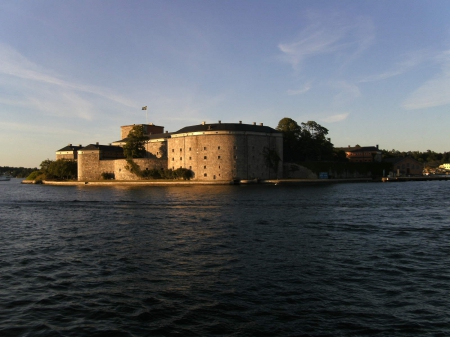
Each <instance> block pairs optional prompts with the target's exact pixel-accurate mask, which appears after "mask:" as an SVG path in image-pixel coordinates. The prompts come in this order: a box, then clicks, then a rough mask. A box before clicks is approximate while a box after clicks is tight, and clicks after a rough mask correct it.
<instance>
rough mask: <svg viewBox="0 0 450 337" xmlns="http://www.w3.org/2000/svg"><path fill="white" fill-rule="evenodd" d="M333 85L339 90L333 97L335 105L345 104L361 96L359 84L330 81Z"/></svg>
mask: <svg viewBox="0 0 450 337" xmlns="http://www.w3.org/2000/svg"><path fill="white" fill-rule="evenodd" d="M330 85H331V87H333V88H334V89H335V90H337V91H338V93H337V94H336V95H334V97H333V103H332V104H333V106H343V105H346V104H349V103H351V102H353V101H354V100H355V99H356V98H358V97H359V96H361V91H360V90H359V88H358V86H356V85H355V84H353V83H348V82H346V81H336V82H331V83H330Z"/></svg>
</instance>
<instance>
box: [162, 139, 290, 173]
mask: <svg viewBox="0 0 450 337" xmlns="http://www.w3.org/2000/svg"><path fill="white" fill-rule="evenodd" d="M266 147H267V148H272V149H274V150H275V151H276V152H277V153H278V155H279V156H280V159H281V160H280V163H279V165H278V169H274V168H269V167H267V165H266V161H265V157H264V149H265V148H266ZM167 151H168V152H167V157H168V168H170V169H177V168H180V167H183V168H187V169H191V170H192V171H193V172H194V178H193V179H194V180H234V179H241V180H246V179H276V178H281V176H282V156H283V153H282V152H283V140H282V137H281V136H273V135H270V134H264V133H244V132H241V133H239V132H211V133H207V132H205V133H201V134H192V135H182V136H172V138H170V139H169V140H168V144H167Z"/></svg>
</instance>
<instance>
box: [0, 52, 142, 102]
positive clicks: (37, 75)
mask: <svg viewBox="0 0 450 337" xmlns="http://www.w3.org/2000/svg"><path fill="white" fill-rule="evenodd" d="M2 74H3V75H7V76H12V77H14V78H18V79H22V80H26V83H28V81H33V82H40V83H41V84H46V85H50V86H53V87H57V88H60V89H64V90H65V92H66V94H65V95H66V96H67V97H69V100H71V101H72V102H73V101H74V99H73V97H75V94H73V91H77V92H83V93H88V94H94V95H97V96H101V97H104V98H106V99H108V100H111V101H113V102H116V103H119V104H121V105H125V106H128V107H132V108H137V105H136V104H134V103H133V102H131V101H130V100H127V99H126V98H124V97H121V96H120V95H117V94H115V93H113V92H111V91H110V90H108V89H104V88H99V87H95V86H89V85H84V84H80V83H72V82H69V81H65V80H63V79H61V78H59V76H57V75H55V74H52V72H51V71H49V70H46V69H43V68H42V67H40V66H39V65H37V64H35V63H33V62H31V61H30V60H28V59H27V58H26V57H24V56H23V55H22V54H20V53H19V52H18V51H17V50H15V49H13V48H11V47H10V46H7V45H5V44H0V75H2ZM25 85H26V84H25ZM69 91H72V93H69ZM70 97H72V98H70Z"/></svg>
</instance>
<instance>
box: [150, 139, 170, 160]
mask: <svg viewBox="0 0 450 337" xmlns="http://www.w3.org/2000/svg"><path fill="white" fill-rule="evenodd" d="M145 149H146V151H147V152H148V153H149V154H150V156H154V157H156V158H167V142H166V141H156V142H152V141H149V142H147V144H145Z"/></svg>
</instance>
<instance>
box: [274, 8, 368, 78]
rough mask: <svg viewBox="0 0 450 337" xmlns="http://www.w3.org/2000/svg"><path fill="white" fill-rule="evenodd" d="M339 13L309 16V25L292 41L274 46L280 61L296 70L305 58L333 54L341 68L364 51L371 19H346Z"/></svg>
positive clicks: (366, 45) (366, 46)
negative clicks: (278, 52) (279, 51)
mask: <svg viewBox="0 0 450 337" xmlns="http://www.w3.org/2000/svg"><path fill="white" fill-rule="evenodd" d="M341 14H342V13H339V15H338V14H334V15H326V16H321V15H317V14H312V15H310V18H309V21H310V22H311V24H309V25H308V26H307V27H306V28H305V29H303V30H302V31H301V32H300V33H299V34H298V37H297V38H296V39H294V40H293V41H291V42H285V43H280V44H279V45H278V48H279V49H280V50H281V52H282V53H283V55H282V58H283V60H285V61H286V62H289V63H290V64H291V65H292V67H293V68H294V69H296V70H299V69H300V68H301V65H302V63H303V61H304V60H305V59H307V58H308V57H312V56H316V55H321V54H332V53H336V59H339V62H340V63H341V65H343V64H346V63H347V62H348V61H349V60H351V59H354V58H355V57H357V56H358V55H359V54H360V53H361V52H362V51H364V50H366V49H367V48H368V47H369V46H370V45H371V44H372V42H373V39H374V36H375V34H374V28H373V25H372V22H371V20H370V19H368V18H357V19H353V20H350V19H349V18H346V17H345V15H341Z"/></svg>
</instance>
